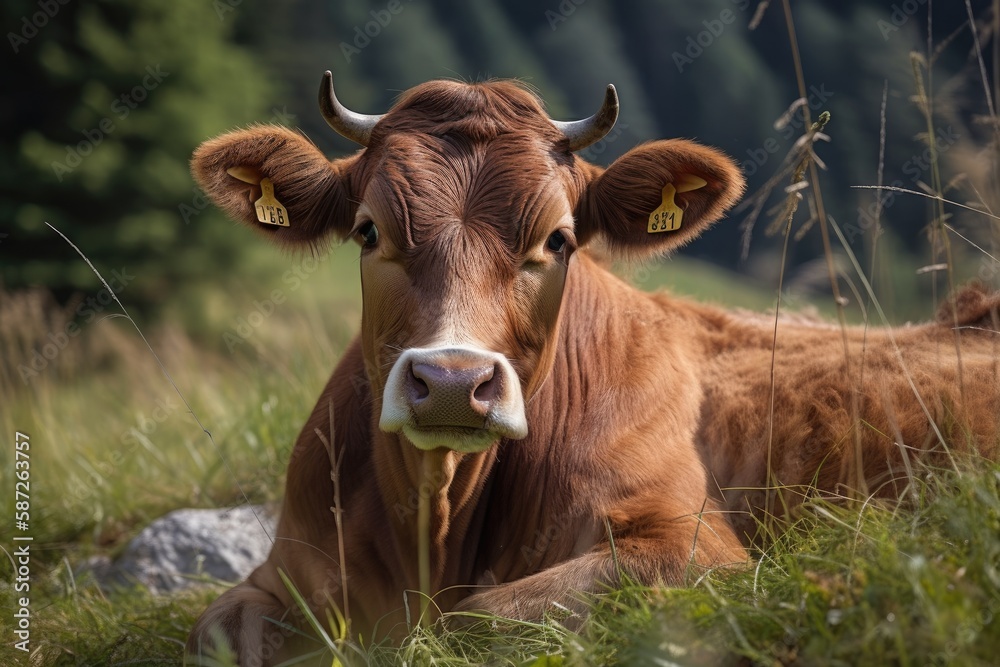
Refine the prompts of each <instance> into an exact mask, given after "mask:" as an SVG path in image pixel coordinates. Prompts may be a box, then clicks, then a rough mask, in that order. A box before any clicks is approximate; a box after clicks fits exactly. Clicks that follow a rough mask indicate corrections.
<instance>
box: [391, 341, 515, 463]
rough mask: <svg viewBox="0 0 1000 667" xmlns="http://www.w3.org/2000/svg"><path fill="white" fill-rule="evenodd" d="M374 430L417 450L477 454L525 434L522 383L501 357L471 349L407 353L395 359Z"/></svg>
mask: <svg viewBox="0 0 1000 667" xmlns="http://www.w3.org/2000/svg"><path fill="white" fill-rule="evenodd" d="M379 428H381V429H382V430H383V431H385V432H387V433H402V434H403V435H405V436H406V438H407V439H408V440H409V441H410V442H412V443H413V445H414V446H416V447H417V448H418V449H426V450H429V449H436V448H438V447H445V448H448V449H453V450H456V451H460V452H477V451H482V450H484V449H486V448H488V447H489V446H490V445H492V444H493V443H494V442H496V441H497V440H500V439H501V438H513V439H521V438H523V437H525V436H526V435H527V434H528V423H527V420H526V419H525V414H524V400H523V398H522V396H521V383H520V381H519V380H518V377H517V374H516V373H515V372H514V369H513V368H512V367H511V365H510V362H508V361H507V359H506V357H504V356H503V355H501V354H497V353H495V352H488V351H486V350H481V349H478V348H474V347H466V346H455V347H436V348H411V349H409V350H406V351H405V352H403V354H401V355H400V357H399V359H397V360H396V363H395V365H393V367H392V370H391V371H390V372H389V378H388V380H387V381H386V385H385V393H384V394H383V397H382V415H381V418H380V419H379Z"/></svg>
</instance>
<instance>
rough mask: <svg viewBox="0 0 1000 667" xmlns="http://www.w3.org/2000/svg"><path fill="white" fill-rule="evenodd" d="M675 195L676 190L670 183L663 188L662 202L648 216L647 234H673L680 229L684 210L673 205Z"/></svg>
mask: <svg viewBox="0 0 1000 667" xmlns="http://www.w3.org/2000/svg"><path fill="white" fill-rule="evenodd" d="M675 194H677V189H676V188H675V187H674V186H673V184H672V183H667V184H666V185H664V186H663V202H662V203H661V204H660V205H659V206H657V207H656V208H655V209H653V212H652V213H650V214H649V226H648V227H646V231H647V232H648V233H650V234H658V233H660V232H673V231H676V230H678V229H680V228H681V220H682V219H683V218H684V209H682V208H681V207H679V206H678V205H677V204H676V203H674V195H675Z"/></svg>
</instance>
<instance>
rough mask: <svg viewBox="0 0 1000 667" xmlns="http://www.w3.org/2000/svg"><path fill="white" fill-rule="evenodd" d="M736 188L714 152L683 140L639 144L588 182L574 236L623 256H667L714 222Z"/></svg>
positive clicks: (734, 175)
mask: <svg viewBox="0 0 1000 667" xmlns="http://www.w3.org/2000/svg"><path fill="white" fill-rule="evenodd" d="M744 185H745V184H744V180H743V175H742V174H741V173H740V171H739V169H738V168H737V167H736V165H735V164H734V163H733V161H732V160H730V159H729V158H728V157H726V156H725V155H723V154H722V153H720V152H719V151H716V150H714V149H711V148H706V147H704V146H701V145H699V144H696V143H694V142H693V141H687V140H684V139H670V140H665V141H654V142H651V143H648V144H643V145H641V146H637V147H636V148H634V149H632V150H631V151H629V152H628V153H626V154H625V155H623V156H621V157H620V158H618V159H617V160H615V161H614V162H613V163H612V164H611V166H610V167H608V168H607V169H606V170H605V171H604V172H603V173H600V174H599V175H597V176H596V177H594V178H592V179H591V180H590V182H589V184H588V186H587V189H586V191H585V193H584V195H583V198H582V201H581V202H580V205H579V208H578V210H577V238H578V239H579V241H580V243H581V244H584V243H587V242H588V241H589V240H591V239H593V238H594V237H598V236H599V237H601V238H602V239H603V240H604V242H605V243H606V245H607V246H608V248H610V249H611V250H612V251H613V252H615V253H616V254H618V255H622V256H624V257H626V258H634V259H641V258H645V257H650V256H652V255H656V254H663V253H667V252H670V251H671V250H673V249H675V248H678V247H680V246H682V245H684V244H685V243H687V242H688V241H690V240H691V239H693V238H695V237H697V236H698V235H699V234H701V233H702V232H703V231H705V229H707V228H708V227H709V226H710V225H711V224H712V223H714V222H715V221H716V220H718V219H719V218H720V217H721V216H722V214H723V213H724V212H725V211H726V209H728V208H729V207H731V206H732V205H733V204H735V203H736V202H737V200H738V199H739V198H740V195H742V194H743V188H744Z"/></svg>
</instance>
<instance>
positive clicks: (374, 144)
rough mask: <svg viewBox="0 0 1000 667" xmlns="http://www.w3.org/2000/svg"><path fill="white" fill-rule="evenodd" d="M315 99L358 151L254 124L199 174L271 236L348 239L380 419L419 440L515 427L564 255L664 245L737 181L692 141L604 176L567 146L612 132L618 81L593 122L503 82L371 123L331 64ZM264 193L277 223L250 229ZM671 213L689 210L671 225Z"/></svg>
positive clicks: (216, 148)
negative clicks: (327, 150)
mask: <svg viewBox="0 0 1000 667" xmlns="http://www.w3.org/2000/svg"><path fill="white" fill-rule="evenodd" d="M320 105H321V107H322V109H323V113H324V116H325V117H326V119H327V121H328V122H329V124H330V125H331V126H332V127H333V128H334V129H336V130H337V131H338V132H339V133H340V134H342V135H344V136H346V137H348V138H350V139H352V140H354V141H356V142H358V143H360V144H361V145H362V146H365V149H364V150H362V151H360V152H358V153H357V154H355V155H353V156H350V157H346V158H342V159H339V160H334V161H333V162H330V161H329V160H327V158H325V157H324V156H323V155H322V154H321V153H320V152H319V151H318V150H317V149H316V147H315V146H314V145H313V144H311V143H310V142H309V141H308V140H306V139H305V138H303V137H302V136H301V135H299V134H297V133H295V132H291V131H289V130H286V129H284V128H280V127H270V126H260V127H253V128H250V129H248V130H243V131H239V132H233V133H230V134H226V135H223V136H221V137H219V138H216V139H213V140H211V141H208V142H206V143H205V144H203V145H202V146H201V147H199V149H198V150H197V152H196V153H195V156H194V160H193V170H194V173H195V175H196V177H197V179H198V181H199V183H200V184H201V186H202V187H203V188H204V190H205V191H206V192H207V193H208V194H209V196H210V197H211V198H212V199H213V200H214V201H215V203H216V204H218V205H219V206H220V207H221V208H223V209H224V210H225V211H226V212H227V213H228V214H229V215H230V216H232V217H233V218H234V219H236V220H239V221H241V222H244V223H246V224H247V225H250V226H252V227H254V228H256V229H258V230H259V231H261V232H262V233H264V234H267V235H269V236H270V237H271V238H272V239H273V240H274V241H276V242H277V243H279V244H282V245H285V246H296V247H308V246H316V245H317V244H319V243H321V242H323V241H325V240H327V239H330V238H336V239H348V238H351V239H354V240H355V241H356V242H357V243H358V245H359V246H360V254H361V260H360V263H361V282H362V289H363V304H364V305H363V308H364V314H363V317H362V342H363V349H364V355H365V361H366V367H367V369H368V374H369V380H370V382H371V386H372V389H373V398H374V399H375V406H376V410H377V413H376V414H375V415H374V417H375V418H377V419H378V425H379V427H380V428H381V429H382V430H383V431H386V432H395V433H401V434H402V435H404V436H405V437H406V439H407V440H409V442H411V443H412V444H413V445H414V446H416V447H418V448H421V449H434V448H437V447H447V448H450V449H454V450H458V451H465V452H470V451H481V450H483V449H485V448H487V447H489V446H490V445H491V444H492V443H495V442H497V441H498V440H499V439H501V438H510V439H519V438H523V437H525V435H526V434H527V432H528V429H529V424H528V423H527V421H526V419H525V401H526V400H528V399H529V398H530V397H531V395H532V394H533V392H534V391H535V390H536V389H537V388H538V386H539V385H540V384H541V382H542V381H543V380H544V378H545V376H546V375H547V374H548V373H549V371H550V369H551V367H552V362H553V359H554V355H555V344H556V339H557V336H556V332H557V329H558V326H559V325H558V323H559V313H560V305H561V303H562V295H563V286H564V284H565V283H566V280H567V272H568V271H570V269H571V267H572V266H573V264H574V259H573V256H574V253H576V252H577V251H578V250H579V249H581V248H583V247H585V246H587V244H590V243H593V242H595V241H598V240H600V241H602V242H603V243H604V245H605V246H606V247H607V248H609V249H610V250H611V251H613V252H616V253H618V254H620V255H624V256H628V257H639V258H642V257H648V256H651V255H653V254H657V253H664V252H667V251H669V250H671V249H673V248H676V247H678V246H680V245H682V244H684V243H685V242H687V241H688V240H690V239H692V238H694V237H695V236H697V235H698V234H700V233H701V232H702V231H703V230H704V229H705V228H706V227H707V226H708V225H710V224H711V223H712V222H714V221H715V220H717V219H718V218H719V217H720V216H721V215H722V213H723V211H724V210H725V209H726V208H727V207H729V206H731V205H732V204H733V203H734V202H735V201H736V199H737V198H738V196H739V195H740V193H741V192H742V188H743V179H742V178H741V176H740V173H739V171H738V170H737V169H736V168H735V167H734V166H733V164H732V162H731V161H730V160H728V159H727V158H725V157H724V156H722V155H721V154H720V153H718V152H716V151H714V150H711V149H707V148H704V147H702V146H699V145H697V144H695V143H692V142H690V141H684V140H669V141H657V142H653V143H648V144H644V145H641V146H639V147H637V148H635V149H633V150H631V151H629V152H628V153H627V154H625V155H624V156H622V157H621V158H619V159H618V160H617V161H615V162H614V164H612V165H611V166H610V167H608V168H607V169H606V170H602V169H600V168H599V167H596V166H594V165H591V164H589V163H587V162H585V161H583V160H581V159H579V158H578V157H576V156H574V155H573V151H575V150H579V149H581V148H584V147H585V146H587V145H589V144H591V143H593V142H595V141H597V140H599V139H600V138H601V137H603V136H604V135H605V134H606V133H607V132H608V131H609V130H610V129H611V127H612V126H613V124H614V122H615V119H616V117H617V113H618V100H617V97H616V95H615V91H614V88H613V87H611V86H609V87H608V91H607V94H606V96H605V100H604V104H603V106H602V108H601V110H600V111H598V113H597V114H595V115H594V116H592V117H590V118H588V119H585V120H582V121H575V122H566V123H559V122H554V121H552V120H551V119H549V117H548V116H547V114H546V113H545V111H544V110H543V108H542V105H541V103H540V102H539V100H538V99H537V98H536V97H535V95H533V94H532V93H531V92H529V91H528V90H526V89H525V88H524V87H523V86H521V85H518V84H516V83H512V82H509V81H491V82H487V83H475V84H465V83H457V82H453V81H434V82H430V83H427V84H424V85H421V86H418V87H416V88H413V89H411V90H410V91H408V92H407V93H405V94H403V95H402V97H401V98H400V100H399V101H398V102H397V103H396V105H395V106H394V107H393V108H392V109H391V110H390V111H389V112H388V113H386V114H384V115H382V116H365V115H362V114H356V113H354V112H352V111H349V110H347V109H346V108H344V107H343V106H342V105H341V104H340V103H339V102H338V101H337V98H336V96H335V95H334V92H333V80H332V77H331V76H330V73H329V72H328V73H327V74H326V77H325V78H324V82H323V87H322V89H321V92H320ZM264 179H267V181H266V182H264ZM262 185H263V188H264V190H265V193H266V191H268V190H269V189H270V188H272V187H273V192H274V198H275V199H276V200H277V201H278V202H280V203H281V205H283V207H284V208H285V209H286V210H285V211H284V212H281V211H279V214H281V215H279V216H278V218H277V219H276V220H275V221H276V222H282V218H283V217H284V216H287V221H286V222H287V223H288V224H287V226H280V225H275V224H269V222H270V220H269V219H268V223H262V222H259V220H258V214H257V211H256V209H255V204H254V202H255V201H256V200H258V198H260V197H261V186H262ZM264 204H267V202H266V201H265V202H264ZM655 210H660V211H661V212H662V213H663V215H664V221H663V225H664V227H660V226H659V219H657V220H656V221H655V223H654V221H653V220H652V219H651V217H650V216H651V214H652V213H653V212H654V211H655ZM673 211H676V212H679V214H678V216H677V217H678V218H680V217H681V215H682V216H683V220H679V219H678V220H671V221H669V222H668V221H667V217H668V215H669V213H670V212H673ZM263 212H265V213H266V211H263ZM268 215H269V214H268ZM265 219H267V216H265ZM678 223H679V226H678ZM667 225H669V227H668V226H667ZM654 227H655V229H654ZM664 228H666V229H669V231H662V229H664Z"/></svg>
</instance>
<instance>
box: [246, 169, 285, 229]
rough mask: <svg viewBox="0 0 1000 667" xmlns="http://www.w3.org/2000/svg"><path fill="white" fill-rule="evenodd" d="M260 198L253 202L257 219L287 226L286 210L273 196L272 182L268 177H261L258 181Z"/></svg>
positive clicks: (265, 222)
mask: <svg viewBox="0 0 1000 667" xmlns="http://www.w3.org/2000/svg"><path fill="white" fill-rule="evenodd" d="M260 192H261V195H260V199H258V200H257V201H255V202H254V208H256V209H257V219H258V220H260V221H261V222H263V223H264V224H267V225H278V226H279V227H288V226H289V220H288V211H287V210H286V209H285V207H284V206H282V205H281V202H279V201H278V200H277V199H275V198H274V184H273V183H272V182H271V179H270V178H263V179H261V181H260Z"/></svg>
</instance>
